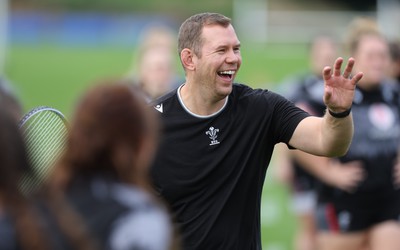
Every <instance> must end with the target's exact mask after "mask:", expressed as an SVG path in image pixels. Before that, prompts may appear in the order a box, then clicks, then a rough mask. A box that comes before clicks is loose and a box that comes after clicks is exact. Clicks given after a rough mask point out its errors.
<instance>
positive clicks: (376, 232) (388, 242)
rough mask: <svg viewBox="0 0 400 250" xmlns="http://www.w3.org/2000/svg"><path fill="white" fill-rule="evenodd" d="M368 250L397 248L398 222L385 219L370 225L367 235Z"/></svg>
mask: <svg viewBox="0 0 400 250" xmlns="http://www.w3.org/2000/svg"><path fill="white" fill-rule="evenodd" d="M368 240H369V245H370V250H379V249H385V250H399V249H400V222H399V221H386V222H382V223H379V224H377V225H376V226H374V227H372V228H371V230H370V231H369V235H368Z"/></svg>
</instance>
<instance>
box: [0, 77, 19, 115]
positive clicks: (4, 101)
mask: <svg viewBox="0 0 400 250" xmlns="http://www.w3.org/2000/svg"><path fill="white" fill-rule="evenodd" d="M0 106H3V107H5V109H6V110H9V111H10V112H11V114H12V116H13V117H14V119H15V121H16V122H18V121H19V119H21V118H22V115H23V107H22V104H21V102H20V100H19V98H18V96H17V94H16V93H15V91H14V89H13V88H12V86H11V84H10V82H9V81H8V80H7V79H6V78H5V77H1V76H0Z"/></svg>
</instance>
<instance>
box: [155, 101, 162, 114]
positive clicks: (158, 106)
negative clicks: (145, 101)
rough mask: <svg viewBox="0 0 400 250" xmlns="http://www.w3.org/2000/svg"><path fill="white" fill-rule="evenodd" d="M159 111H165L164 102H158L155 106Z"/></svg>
mask: <svg viewBox="0 0 400 250" xmlns="http://www.w3.org/2000/svg"><path fill="white" fill-rule="evenodd" d="M154 108H155V109H156V110H157V111H158V112H160V113H162V112H163V104H162V103H161V104H158V105H157V106H155V107H154Z"/></svg>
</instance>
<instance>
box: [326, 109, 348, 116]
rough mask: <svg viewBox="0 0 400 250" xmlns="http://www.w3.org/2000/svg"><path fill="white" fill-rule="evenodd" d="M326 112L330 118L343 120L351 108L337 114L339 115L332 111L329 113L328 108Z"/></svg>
mask: <svg viewBox="0 0 400 250" xmlns="http://www.w3.org/2000/svg"><path fill="white" fill-rule="evenodd" d="M328 112H329V114H330V115H331V116H332V117H335V118H345V117H347V116H349V115H350V112H351V108H349V109H347V110H345V111H343V112H339V113H336V112H333V111H331V110H330V109H329V108H328Z"/></svg>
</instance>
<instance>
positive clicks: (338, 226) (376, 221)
mask: <svg viewBox="0 0 400 250" xmlns="http://www.w3.org/2000/svg"><path fill="white" fill-rule="evenodd" d="M346 48H347V50H348V51H349V53H350V55H351V56H353V57H354V58H355V59H356V60H357V64H356V65H355V66H354V71H355V72H357V71H363V72H364V77H363V78H362V80H360V81H359V83H358V85H357V89H356V93H355V97H354V102H353V106H352V113H353V119H354V131H355V132H354V136H353V141H352V143H351V146H350V149H349V151H348V152H347V154H346V155H345V156H343V157H340V158H338V159H330V158H322V157H316V156H312V155H305V156H304V157H303V162H304V164H302V166H303V167H305V168H307V169H308V170H309V171H311V172H312V173H313V174H315V175H316V176H317V177H318V178H319V179H320V180H321V181H322V182H323V184H322V182H321V185H319V188H318V207H317V213H316V222H317V227H318V237H317V249H319V250H339V249H346V250H353V249H354V250H360V249H369V250H378V249H385V250H396V249H399V246H400V222H399V218H400V189H398V187H399V183H400V179H399V176H398V175H397V174H396V169H397V168H396V165H395V163H396V159H397V152H398V145H399V140H400V117H399V114H400V105H399V91H398V88H397V87H398V86H397V85H395V84H392V82H391V81H389V80H388V75H387V72H388V67H389V65H390V55H389V46H388V43H387V40H386V39H385V38H384V37H383V36H382V34H381V33H380V32H379V29H378V26H377V25H376V22H375V21H374V20H373V19H369V18H358V19H355V20H354V22H352V23H351V25H350V26H349V34H348V36H347V39H346ZM309 105H312V103H309ZM312 106H313V107H314V108H315V109H318V107H319V110H320V112H323V103H322V102H321V103H320V105H312Z"/></svg>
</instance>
